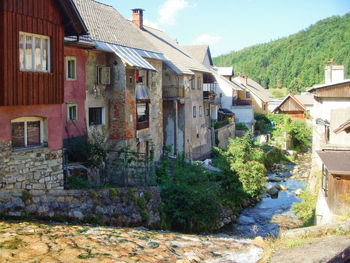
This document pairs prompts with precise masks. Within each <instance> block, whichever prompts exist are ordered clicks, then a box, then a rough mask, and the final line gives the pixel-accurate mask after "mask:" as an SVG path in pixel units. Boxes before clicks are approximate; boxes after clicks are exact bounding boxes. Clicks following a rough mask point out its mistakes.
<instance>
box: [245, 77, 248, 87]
mask: <svg viewBox="0 0 350 263" xmlns="http://www.w3.org/2000/svg"><path fill="white" fill-rule="evenodd" d="M245 84H247V85H248V75H247V76H245Z"/></svg>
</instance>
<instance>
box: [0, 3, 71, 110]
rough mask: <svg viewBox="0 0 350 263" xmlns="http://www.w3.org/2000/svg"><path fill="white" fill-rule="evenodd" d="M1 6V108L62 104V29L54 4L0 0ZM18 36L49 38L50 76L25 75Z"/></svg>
mask: <svg viewBox="0 0 350 263" xmlns="http://www.w3.org/2000/svg"><path fill="white" fill-rule="evenodd" d="M2 3H3V5H2V6H0V8H1V9H0V21H1V23H0V26H1V29H0V52H2V54H1V55H0V64H1V66H0V73H1V74H0V75H2V76H3V77H2V79H0V95H1V99H0V106H17V105H39V104H62V103H63V82H64V54H63V51H64V28H63V25H62V15H61V11H60V9H59V7H58V6H57V4H56V1H54V0H2ZM19 32H27V33H33V34H39V35H45V36H49V37H50V72H48V73H40V72H24V71H20V65H19Z"/></svg>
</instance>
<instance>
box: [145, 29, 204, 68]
mask: <svg viewBox="0 0 350 263" xmlns="http://www.w3.org/2000/svg"><path fill="white" fill-rule="evenodd" d="M141 32H142V33H143V35H144V36H145V37H146V38H147V39H148V40H149V41H150V42H151V43H152V44H153V45H155V46H156V47H157V48H158V49H159V50H161V52H162V53H163V54H164V55H165V57H166V58H167V59H168V60H169V62H165V63H167V64H168V65H169V66H170V67H171V68H172V69H173V70H174V71H175V72H177V74H189V75H193V72H194V71H199V72H206V73H209V70H208V69H207V68H206V67H205V66H204V65H202V64H201V63H199V62H198V61H196V60H195V59H193V58H191V57H190V56H189V55H188V54H187V53H186V52H185V51H184V50H182V48H181V47H180V46H179V45H178V44H177V43H176V42H175V41H174V40H173V39H171V38H170V37H169V36H167V35H166V34H165V33H164V32H163V31H160V30H158V29H154V28H150V27H144V30H142V31H141Z"/></svg>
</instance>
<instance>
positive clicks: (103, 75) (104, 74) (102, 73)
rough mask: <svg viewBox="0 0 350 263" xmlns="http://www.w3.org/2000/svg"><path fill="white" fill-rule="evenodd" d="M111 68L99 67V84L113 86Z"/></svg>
mask: <svg viewBox="0 0 350 263" xmlns="http://www.w3.org/2000/svg"><path fill="white" fill-rule="evenodd" d="M110 76H111V68H110V67H97V84H102V85H109V84H111V77H110Z"/></svg>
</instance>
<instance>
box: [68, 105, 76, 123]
mask: <svg viewBox="0 0 350 263" xmlns="http://www.w3.org/2000/svg"><path fill="white" fill-rule="evenodd" d="M73 107H76V110H75V115H76V116H75V120H72V119H71V118H70V114H69V109H70V108H73ZM76 121H78V104H77V103H68V104H67V122H76Z"/></svg>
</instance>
